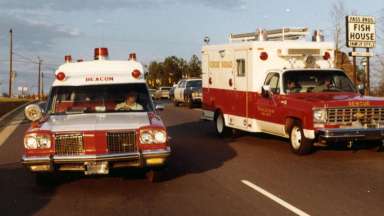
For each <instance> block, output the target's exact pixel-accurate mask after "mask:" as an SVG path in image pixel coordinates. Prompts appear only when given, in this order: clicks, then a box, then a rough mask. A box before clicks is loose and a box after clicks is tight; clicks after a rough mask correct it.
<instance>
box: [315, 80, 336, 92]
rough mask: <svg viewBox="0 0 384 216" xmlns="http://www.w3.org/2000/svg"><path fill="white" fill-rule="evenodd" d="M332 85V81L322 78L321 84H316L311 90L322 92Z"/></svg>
mask: <svg viewBox="0 0 384 216" xmlns="http://www.w3.org/2000/svg"><path fill="white" fill-rule="evenodd" d="M332 87H333V83H332V80H331V79H325V80H323V82H322V84H320V85H318V86H316V87H315V88H314V89H313V91H314V92H323V91H325V90H328V89H330V88H332Z"/></svg>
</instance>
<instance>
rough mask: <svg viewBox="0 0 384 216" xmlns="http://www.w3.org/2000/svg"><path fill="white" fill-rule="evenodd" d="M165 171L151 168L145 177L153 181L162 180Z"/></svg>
mask: <svg viewBox="0 0 384 216" xmlns="http://www.w3.org/2000/svg"><path fill="white" fill-rule="evenodd" d="M162 174H163V172H162V170H161V169H150V170H148V171H147V172H146V173H145V177H146V178H147V180H148V181H150V182H152V183H156V182H161V180H162V176H163V175H162Z"/></svg>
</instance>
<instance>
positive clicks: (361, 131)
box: [317, 128, 384, 140]
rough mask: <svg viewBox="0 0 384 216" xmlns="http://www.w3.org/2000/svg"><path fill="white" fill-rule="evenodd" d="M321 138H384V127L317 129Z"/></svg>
mask: <svg viewBox="0 0 384 216" xmlns="http://www.w3.org/2000/svg"><path fill="white" fill-rule="evenodd" d="M317 133H318V134H319V138H321V139H339V140H351V139H352V140H353V139H357V140H369V139H378V138H380V139H384V128H332V129H327V128H324V129H319V130H318V131H317Z"/></svg>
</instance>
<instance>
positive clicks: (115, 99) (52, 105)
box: [48, 83, 153, 114]
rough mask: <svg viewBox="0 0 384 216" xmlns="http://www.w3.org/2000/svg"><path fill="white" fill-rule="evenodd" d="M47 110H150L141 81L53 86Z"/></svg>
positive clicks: (151, 109) (64, 111)
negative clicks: (133, 82) (134, 82)
mask: <svg viewBox="0 0 384 216" xmlns="http://www.w3.org/2000/svg"><path fill="white" fill-rule="evenodd" d="M48 106H49V110H48V113H50V114H78V113H105V112H148V111H153V106H152V101H151V99H150V97H149V94H148V90H147V86H146V84H144V83H138V84H119V85H97V86H56V87H53V88H52V92H51V95H50V99H49V105H48Z"/></svg>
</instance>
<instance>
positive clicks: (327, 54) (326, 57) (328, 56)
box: [323, 52, 331, 60]
mask: <svg viewBox="0 0 384 216" xmlns="http://www.w3.org/2000/svg"><path fill="white" fill-rule="evenodd" d="M330 58H331V54H330V53H329V52H325V53H324V55H323V59H324V60H328V59H330Z"/></svg>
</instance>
